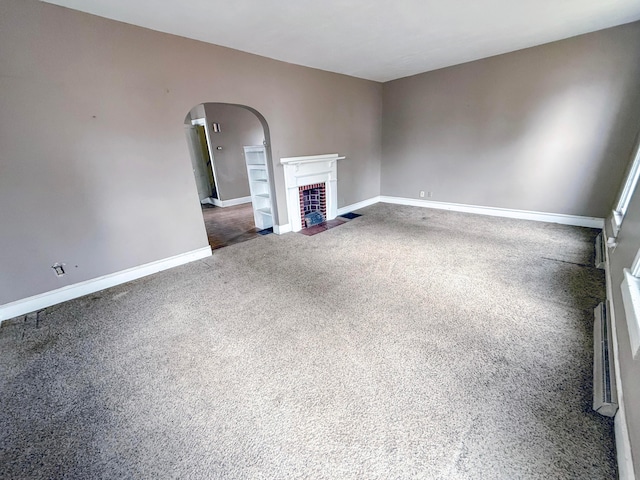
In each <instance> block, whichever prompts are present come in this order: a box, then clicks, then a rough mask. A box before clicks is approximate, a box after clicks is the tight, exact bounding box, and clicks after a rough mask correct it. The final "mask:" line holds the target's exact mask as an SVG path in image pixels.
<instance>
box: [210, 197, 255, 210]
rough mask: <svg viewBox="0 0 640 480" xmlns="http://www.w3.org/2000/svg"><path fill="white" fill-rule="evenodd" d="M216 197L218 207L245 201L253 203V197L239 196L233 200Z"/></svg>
mask: <svg viewBox="0 0 640 480" xmlns="http://www.w3.org/2000/svg"><path fill="white" fill-rule="evenodd" d="M216 200H217V199H214V205H216V206H218V207H223V208H224V207H234V206H236V205H242V204H243V203H251V197H238V198H232V199H231V200H217V202H216Z"/></svg>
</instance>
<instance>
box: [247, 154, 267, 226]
mask: <svg viewBox="0 0 640 480" xmlns="http://www.w3.org/2000/svg"><path fill="white" fill-rule="evenodd" d="M244 158H245V161H246V164H247V175H248V177H249V190H250V191H251V203H252V204H253V218H254V221H255V223H256V228H258V229H259V230H264V229H265V228H270V227H273V212H272V202H271V181H270V178H269V169H268V168H267V153H266V149H265V147H264V146H262V145H257V146H251V147H244Z"/></svg>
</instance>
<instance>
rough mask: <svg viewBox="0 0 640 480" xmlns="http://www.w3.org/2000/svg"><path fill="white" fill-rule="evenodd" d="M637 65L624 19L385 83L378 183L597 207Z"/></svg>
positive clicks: (625, 122)
mask: <svg viewBox="0 0 640 480" xmlns="http://www.w3.org/2000/svg"><path fill="white" fill-rule="evenodd" d="M639 66H640V23H634V24H629V25H625V26H621V27H617V28H612V29H608V30H603V31H600V32H595V33H591V34H588V35H583V36H580V37H575V38H571V39H568V40H563V41H559V42H555V43H551V44H547V45H543V46H539V47H535V48H530V49H527V50H521V51H518V52H514V53H510V54H506V55H500V56H496V57H492V58H488V59H484V60H479V61H476V62H471V63H467V64H463V65H459V66H455V67H450V68H445V69H442V70H437V71H433V72H429V73H424V74H421V75H416V76H413V77H408V78H404V79H400V80H396V81H392V82H388V83H385V84H384V91H383V98H384V104H383V135H382V138H383V139H382V145H383V156H382V157H383V163H382V184H381V193H382V194H383V195H392V196H399V197H409V198H417V197H418V193H419V191H420V190H425V191H431V192H433V198H432V200H438V201H444V202H454V203H463V204H472V205H481V206H492V207H503V208H511V209H522V210H533V211H542V212H551V213H563V214H572V215H586V216H596V217H605V216H606V215H607V214H608V212H609V210H610V207H611V203H612V202H613V200H614V196H615V193H616V191H617V188H618V186H619V184H620V181H621V179H622V174H623V171H624V168H625V166H626V159H627V157H625V154H626V153H627V152H628V150H629V149H630V147H631V145H632V143H633V140H634V136H635V134H636V133H637V127H636V125H637V122H636V120H637V118H638V93H637V92H638V84H640V70H639Z"/></svg>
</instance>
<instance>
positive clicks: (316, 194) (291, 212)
mask: <svg viewBox="0 0 640 480" xmlns="http://www.w3.org/2000/svg"><path fill="white" fill-rule="evenodd" d="M343 158H344V157H340V156H339V155H338V154H337V153H330V154H326V155H312V156H306V157H290V158H281V159H280V163H281V164H282V165H283V166H284V182H285V188H286V191H287V213H288V216H289V223H288V224H287V225H278V230H279V231H282V232H285V231H293V232H299V231H300V230H302V228H304V227H305V213H308V212H320V213H322V215H323V216H324V219H325V220H333V219H334V218H336V216H337V211H338V205H337V203H338V190H337V184H338V166H337V164H338V160H342V159H343ZM305 191H306V192H307V194H306V197H307V198H306V201H305V193H304V192H305Z"/></svg>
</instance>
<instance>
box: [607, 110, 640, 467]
mask: <svg viewBox="0 0 640 480" xmlns="http://www.w3.org/2000/svg"><path fill="white" fill-rule="evenodd" d="M637 120H638V121H637V122H636V124H635V125H636V129H637V130H640V118H639V119H637ZM628 158H629V157H628ZM630 159H631V160H632V158H630ZM639 187H640V186H639ZM610 222H611V218H609V219H608V221H607V222H606V224H605V226H606V230H607V231H608V235H612V231H611V223H610ZM617 243H618V244H617V246H616V248H615V249H613V250H609V260H610V264H609V271H610V275H611V293H612V295H613V298H612V299H611V301H612V302H613V309H614V312H615V319H616V332H617V339H618V361H619V362H620V376H621V378H622V391H623V401H624V405H625V415H626V417H627V427H628V430H629V436H630V441H631V447H632V451H633V455H634V469H635V472H636V475H638V474H640V356H639V357H638V358H636V359H635V360H634V359H633V356H632V354H631V342H630V340H629V329H628V327H627V320H626V317H625V311H624V304H623V302H622V290H621V289H620V284H621V283H622V281H623V279H624V273H623V269H625V268H631V265H632V264H633V260H634V258H635V256H636V254H637V253H638V250H639V249H640V188H636V191H635V193H634V194H633V197H632V198H631V203H630V204H629V208H628V210H627V214H626V216H625V218H624V221H623V222H622V226H621V228H620V231H619V233H618V237H617Z"/></svg>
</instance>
